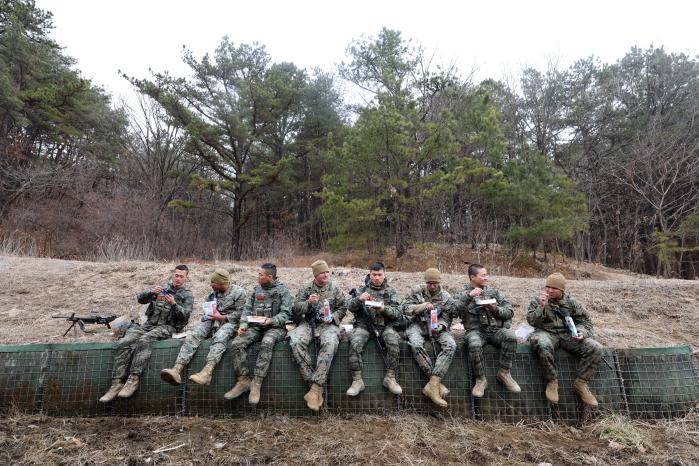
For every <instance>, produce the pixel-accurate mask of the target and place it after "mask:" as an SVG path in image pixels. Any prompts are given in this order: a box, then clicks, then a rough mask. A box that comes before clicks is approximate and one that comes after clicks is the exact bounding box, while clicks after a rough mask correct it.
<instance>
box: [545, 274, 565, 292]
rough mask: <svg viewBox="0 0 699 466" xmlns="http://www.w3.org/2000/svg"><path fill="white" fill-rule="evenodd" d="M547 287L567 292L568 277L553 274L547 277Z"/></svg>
mask: <svg viewBox="0 0 699 466" xmlns="http://www.w3.org/2000/svg"><path fill="white" fill-rule="evenodd" d="M546 286H550V287H551V288H556V289H557V290H561V291H565V289H566V277H564V276H563V274H560V273H552V274H551V275H549V276H548V277H546Z"/></svg>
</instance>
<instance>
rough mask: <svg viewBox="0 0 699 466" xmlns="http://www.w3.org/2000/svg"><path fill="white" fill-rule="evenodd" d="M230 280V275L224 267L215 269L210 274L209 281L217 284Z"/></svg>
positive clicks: (225, 283) (223, 283)
mask: <svg viewBox="0 0 699 466" xmlns="http://www.w3.org/2000/svg"><path fill="white" fill-rule="evenodd" d="M230 282H231V276H230V274H229V273H228V270H226V269H216V270H214V273H212V274H211V283H216V284H217V285H227V284H229V283H230Z"/></svg>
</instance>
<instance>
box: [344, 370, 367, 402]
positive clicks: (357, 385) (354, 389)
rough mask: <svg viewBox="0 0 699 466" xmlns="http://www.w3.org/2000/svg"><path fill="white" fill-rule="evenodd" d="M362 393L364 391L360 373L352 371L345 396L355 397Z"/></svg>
mask: <svg viewBox="0 0 699 466" xmlns="http://www.w3.org/2000/svg"><path fill="white" fill-rule="evenodd" d="M362 391H364V380H362V371H352V385H350V388H348V389H347V396H357V395H359V393H360V392H362Z"/></svg>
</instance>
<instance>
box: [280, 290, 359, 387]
mask: <svg viewBox="0 0 699 466" xmlns="http://www.w3.org/2000/svg"><path fill="white" fill-rule="evenodd" d="M312 294H317V295H318V305H316V306H315V307H311V306H310V305H309V304H308V297H309V296H310V295H312ZM326 299H327V300H328V303H329V305H330V311H331V312H332V317H333V320H332V322H330V323H325V322H324V321H323V301H324V300H326ZM293 312H294V321H296V322H298V326H297V327H296V328H295V329H294V330H292V331H291V332H290V333H289V340H290V346H291V354H293V355H294V359H295V360H296V363H297V364H298V365H299V372H301V377H303V380H304V381H305V382H306V383H309V384H311V383H316V384H318V385H324V384H325V382H326V380H327V378H328V371H329V370H330V365H331V364H332V362H333V358H334V357H335V353H336V352H337V348H338V346H339V345H340V333H341V329H340V323H341V322H342V319H343V318H344V317H345V314H346V313H347V305H346V303H345V297H344V295H343V294H342V291H340V288H338V287H337V286H335V285H334V284H333V283H332V282H329V283H327V284H326V285H325V286H324V287H322V288H320V287H319V286H318V285H316V283H315V281H313V282H311V283H310V284H309V285H307V286H306V287H304V288H301V289H300V290H299V291H298V293H297V294H296V299H295V300H294V308H293ZM311 321H313V322H314V324H315V325H311ZM313 326H315V328H316V329H317V330H316V331H317V332H318V335H319V337H320V349H318V348H316V350H317V351H318V359H317V361H316V367H315V370H314V369H313V361H312V359H311V354H310V353H309V351H308V345H309V344H310V343H311V339H312V338H313V336H314V335H313V330H312V327H313Z"/></svg>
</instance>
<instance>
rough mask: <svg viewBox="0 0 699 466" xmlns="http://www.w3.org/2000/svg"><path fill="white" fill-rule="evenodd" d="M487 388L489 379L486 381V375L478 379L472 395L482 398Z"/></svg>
mask: <svg viewBox="0 0 699 466" xmlns="http://www.w3.org/2000/svg"><path fill="white" fill-rule="evenodd" d="M487 386H488V379H486V378H485V376H484V375H481V376H480V377H476V384H475V385H474V386H473V390H471V395H473V396H475V397H476V398H481V397H482V396H483V395H484V394H485V387H487Z"/></svg>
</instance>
